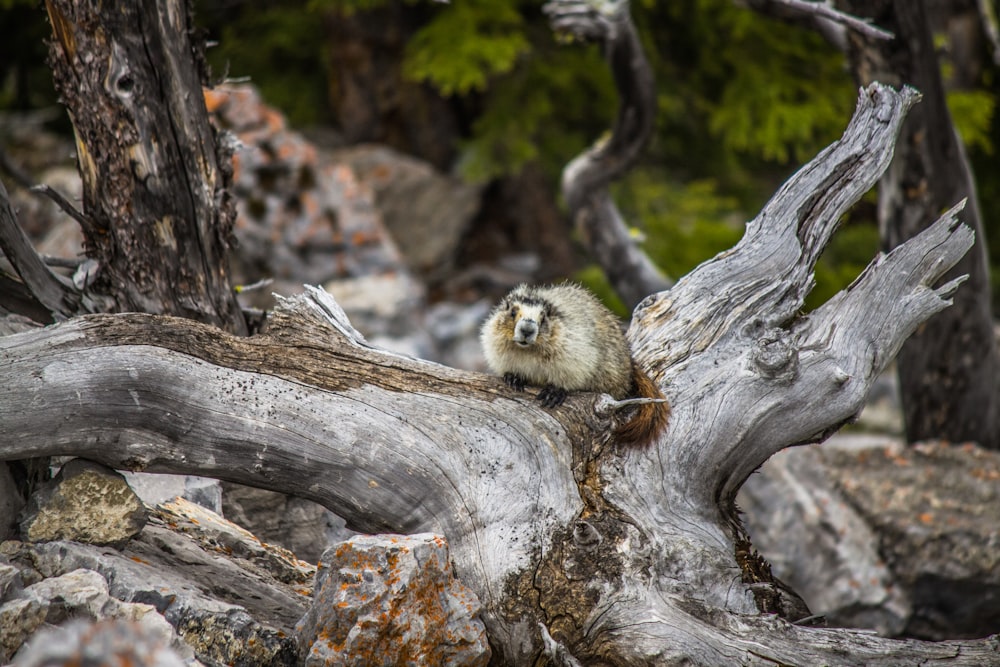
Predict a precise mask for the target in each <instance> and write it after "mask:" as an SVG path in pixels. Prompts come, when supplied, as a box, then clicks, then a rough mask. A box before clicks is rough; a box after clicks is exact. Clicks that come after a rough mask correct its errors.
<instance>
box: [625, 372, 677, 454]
mask: <svg viewBox="0 0 1000 667" xmlns="http://www.w3.org/2000/svg"><path fill="white" fill-rule="evenodd" d="M632 389H633V396H636V397H639V398H664V396H663V393H662V392H661V391H660V388H659V387H657V386H656V384H655V383H654V382H653V381H652V380H651V379H650V378H649V376H648V375H646V371H644V370H642V369H641V368H639V367H638V366H636V365H635V364H634V363H633V364H632ZM669 421H670V404H669V403H666V402H663V403H644V404H643V405H640V406H638V408H635V409H634V412H633V415H632V418H631V419H630V420H628V421H627V422H625V423H623V424H621V425H620V426H619V427H618V428H617V429H615V439H616V440H617V441H618V442H619V443H621V445H623V446H625V447H643V446H645V445H648V444H649V443H651V442H652V441H653V440H654V439H655V438H657V437H658V436H659V435H660V434H661V433H662V432H663V430H664V429H666V428H667V423H668V422H669Z"/></svg>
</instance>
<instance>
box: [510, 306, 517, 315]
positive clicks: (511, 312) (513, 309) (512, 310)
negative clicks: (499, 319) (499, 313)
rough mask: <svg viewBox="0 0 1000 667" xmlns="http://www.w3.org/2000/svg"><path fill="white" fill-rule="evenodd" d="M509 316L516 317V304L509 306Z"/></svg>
mask: <svg viewBox="0 0 1000 667" xmlns="http://www.w3.org/2000/svg"><path fill="white" fill-rule="evenodd" d="M510 316H511V317H517V306H511V309H510Z"/></svg>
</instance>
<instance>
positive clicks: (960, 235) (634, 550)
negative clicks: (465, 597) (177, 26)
mask: <svg viewBox="0 0 1000 667" xmlns="http://www.w3.org/2000/svg"><path fill="white" fill-rule="evenodd" d="M915 97H916V94H915V93H914V92H913V91H912V90H904V91H902V92H896V91H894V90H892V89H889V88H886V87H882V86H875V85H873V86H871V87H869V88H868V89H867V90H865V91H862V94H861V97H860V99H859V102H858V108H857V111H856V112H855V116H854V118H853V119H852V121H851V123H850V125H849V127H848V128H847V131H846V132H845V134H844V136H843V138H842V139H841V140H840V141H838V142H836V143H835V144H833V145H832V146H830V147H829V148H827V149H826V150H824V151H823V152H822V153H821V154H820V155H819V156H818V157H817V158H816V159H815V160H813V161H812V162H811V163H809V164H808V165H806V166H805V167H803V168H802V169H801V170H800V171H799V172H798V173H797V174H795V175H794V176H793V177H792V178H791V179H790V180H789V181H788V182H787V183H786V184H785V185H784V186H783V187H782V188H781V189H780V191H779V192H778V193H777V194H776V195H775V196H774V197H773V198H772V200H771V201H770V202H769V203H768V204H767V206H766V207H765V208H764V210H763V211H762V212H761V213H760V215H758V217H757V218H755V219H754V220H752V221H751V222H750V223H748V225H747V232H746V235H745V236H744V238H743V239H742V240H741V241H740V243H739V244H737V245H736V246H735V247H734V248H733V249H732V250H730V251H729V252H726V253H721V254H720V255H718V256H717V257H716V258H715V259H713V260H711V261H709V262H706V263H704V264H702V265H701V266H699V267H698V268H697V269H695V271H693V272H692V273H691V274H689V275H688V276H686V277H684V278H683V279H681V280H679V281H678V282H677V284H676V285H675V286H674V287H673V288H672V289H671V290H670V291H669V292H661V293H658V294H655V295H651V296H650V297H649V298H647V299H646V300H644V301H643V303H642V304H640V306H639V307H638V308H637V309H636V313H635V316H634V318H633V320H632V323H631V326H630V328H629V332H628V335H629V338H630V340H631V342H632V345H633V348H634V350H635V356H636V361H637V363H638V364H639V365H641V366H642V367H643V368H645V369H646V370H647V371H648V372H649V374H650V376H651V377H652V378H653V379H654V381H656V382H657V383H658V385H659V386H660V387H661V389H662V390H663V393H664V394H665V395H666V396H667V397H668V398H669V399H670V401H671V404H672V408H673V416H672V421H671V424H670V427H669V428H668V429H667V431H666V433H664V434H662V436H661V437H660V438H659V439H658V440H657V441H655V442H653V443H650V444H649V445H648V446H647V447H643V448H630V449H623V448H621V447H619V446H618V445H617V443H615V442H613V441H611V440H610V439H609V438H610V435H609V434H610V433H612V432H613V430H614V423H613V422H614V419H615V408H614V402H612V401H610V399H609V397H606V396H600V395H598V396H595V395H593V394H586V393H581V394H578V395H574V396H571V397H570V398H569V399H568V400H567V402H566V404H564V405H563V406H561V407H559V408H555V409H552V410H546V409H544V408H542V407H541V406H540V405H539V404H538V403H537V401H535V400H534V398H533V397H532V396H530V395H527V396H526V395H525V394H523V393H521V392H513V391H511V390H510V389H508V388H507V387H505V385H504V384H503V382H502V381H501V380H500V379H499V378H494V377H488V376H486V375H483V374H476V373H468V372H463V371H458V370H455V369H449V368H446V367H444V366H440V365H437V364H432V363H428V362H423V361H419V360H414V359H410V358H405V357H401V356H397V355H393V354H391V353H388V352H385V351H382V350H378V349H375V348H372V347H371V346H370V345H368V344H367V343H365V342H364V340H363V339H362V338H361V337H360V336H359V335H357V333H356V332H355V331H354V330H353V329H352V328H351V326H350V324H349V323H348V322H347V321H346V318H344V316H343V311H341V310H340V309H339V307H337V305H336V304H335V303H333V302H332V301H331V300H330V299H329V297H328V296H327V295H325V294H324V293H321V292H319V291H317V290H310V291H309V292H308V293H307V295H305V296H303V297H301V298H299V299H297V300H295V301H294V302H291V303H288V304H284V306H283V307H282V308H281V309H279V311H276V313H275V315H274V316H273V318H272V319H271V322H270V326H269V329H268V332H267V334H266V335H263V336H257V337H253V338H249V339H247V338H237V337H234V336H229V335H225V334H220V333H219V332H218V331H216V330H214V329H212V328H210V327H207V326H205V325H202V324H198V323H194V322H191V321H189V320H182V319H176V318H167V317H158V316H149V315H135V314H127V315H98V316H88V317H81V318H75V319H73V320H71V321H69V322H66V323H63V324H59V325H56V326H53V327H49V328H47V329H44V330H41V331H37V332H28V333H22V334H17V335H13V336H7V337H5V338H0V368H2V369H3V373H4V378H3V380H4V381H3V382H0V423H2V424H3V428H4V433H5V436H6V437H5V438H3V439H0V459H11V458H24V457H29V456H45V455H55V454H64V455H77V456H84V457H86V458H90V459H95V460H98V461H101V462H103V463H105V464H108V465H112V466H115V467H119V468H130V469H143V470H148V471H153V472H172V473H182V474H183V473H198V474H204V475H210V476H217V477H219V478H223V479H228V480H231V481H234V482H240V483H244V484H250V485H255V486H261V487H265V488H270V489H274V490H279V491H283V492H286V493H293V494H295V495H300V496H302V497H305V498H310V499H312V500H315V501H317V502H320V503H322V504H324V505H326V506H327V507H329V508H330V509H331V510H333V511H334V512H336V513H337V514H339V515H341V516H343V517H344V518H345V519H347V520H348V523H349V525H350V526H352V527H354V528H357V529H360V530H363V531H369V532H374V531H395V532H404V533H413V532H422V531H433V532H437V533H441V534H443V535H445V536H447V538H448V540H449V542H450V543H451V549H452V550H451V553H452V557H453V559H454V565H455V570H456V572H457V573H458V575H459V576H460V577H461V579H462V580H463V582H464V583H465V584H466V585H468V586H470V587H471V588H473V589H474V590H475V591H476V593H477V595H478V596H479V598H480V600H481V602H482V605H483V617H484V620H485V622H486V626H487V631H488V633H489V636H490V642H491V646H492V648H493V650H494V658H493V660H494V664H508V665H525V664H538V662H539V661H540V660H543V657H542V656H543V654H544V655H548V656H549V658H550V659H551V661H552V662H553V663H554V664H560V665H573V664H588V665H597V664H607V665H619V666H624V665H653V664H658V665H663V664H667V665H680V664H694V665H737V664H739V665H774V664H809V665H812V664H817V665H819V664H822V665H858V664H866V665H899V664H919V663H921V662H927V661H931V660H945V659H947V660H950V661H951V662H950V663H949V664H954V665H982V664H988V663H989V661H990V660H994V661H995V658H996V644H995V642H994V641H993V640H991V639H986V640H978V641H977V640H964V641H950V642H940V643H930V642H919V641H912V640H904V641H899V640H890V639H884V638H879V637H876V636H873V635H872V634H871V633H867V632H857V631H851V630H830V629H819V628H807V627H801V626H799V625H795V624H793V623H790V622H788V620H783V618H782V616H786V617H788V618H790V619H792V620H794V619H796V618H798V617H797V616H792V615H790V613H789V607H788V606H787V605H786V604H785V602H786V600H787V598H786V597H785V595H784V594H783V592H782V591H781V589H780V587H778V586H776V585H775V584H774V582H773V581H771V578H770V576H769V573H768V571H767V568H766V565H765V564H763V563H762V562H761V560H760V559H759V557H756V556H755V554H754V553H753V552H752V551H751V550H750V549H749V547H748V544H747V543H746V541H745V539H744V536H743V534H742V532H741V530H740V529H739V527H738V523H737V522H736V521H735V518H734V507H733V505H732V500H733V498H734V496H735V494H736V492H737V490H738V489H739V487H740V486H741V485H742V484H743V482H744V480H746V478H747V476H748V475H749V474H750V473H751V472H752V471H753V470H755V469H756V468H757V467H758V466H759V465H761V464H762V463H763V462H764V461H766V460H767V459H768V458H769V457H770V456H772V455H773V454H775V453H776V452H778V451H780V450H781V449H783V448H786V447H790V446H793V445H796V444H802V443H806V442H814V441H818V440H822V439H823V438H824V437H825V436H826V435H827V434H829V433H830V432H832V431H833V430H835V429H836V428H837V427H839V426H840V425H841V424H843V423H844V422H846V421H848V420H850V419H851V418H852V416H853V415H855V414H857V413H858V411H860V410H861V408H862V406H863V405H864V400H865V397H866V395H867V393H868V389H869V388H870V386H871V384H872V382H873V381H874V380H875V378H876V376H877V374H878V373H879V372H880V371H881V370H882V369H884V368H885V366H886V365H887V364H888V363H889V362H890V361H891V360H892V358H893V357H894V355H895V353H896V352H897V351H898V350H899V347H900V346H901V345H902V343H903V340H904V339H905V338H906V337H907V336H908V335H909V334H910V333H912V332H913V331H914V330H915V329H916V328H917V327H918V326H919V325H920V324H921V323H923V322H925V321H926V320H927V319H928V318H930V317H931V316H932V315H934V314H935V313H937V312H939V311H940V310H942V309H944V308H945V307H946V306H947V305H948V300H949V299H950V298H951V296H952V294H954V292H955V291H956V290H957V289H958V287H959V285H960V283H961V282H962V280H961V279H956V280H952V281H949V282H947V283H946V284H944V285H942V286H940V287H937V288H935V287H933V285H935V284H936V283H937V282H938V281H939V280H940V278H941V276H942V275H943V274H944V272H945V271H947V270H948V269H949V268H951V267H952V266H953V265H954V264H955V263H956V262H957V261H958V260H959V259H960V258H961V256H962V255H963V254H964V253H965V252H966V251H967V250H968V248H969V247H970V246H971V245H972V241H973V239H972V233H971V231H970V230H969V229H968V228H967V227H965V226H964V225H962V224H961V223H959V222H958V221H957V220H956V218H955V214H956V210H957V208H959V207H956V208H955V209H953V210H951V211H948V212H947V213H946V214H945V215H944V216H943V217H942V218H941V219H940V220H939V221H938V222H936V223H935V224H934V225H932V226H931V227H929V228H928V229H926V230H925V231H924V232H922V233H921V234H919V235H918V236H916V237H915V238H913V239H911V240H910V241H908V242H906V243H904V244H903V245H901V246H900V247H899V248H897V249H896V250H894V251H893V252H892V253H890V254H889V255H888V256H884V257H878V258H876V260H875V261H874V262H873V263H872V264H871V265H870V266H869V267H868V269H867V270H866V271H865V273H864V274H863V275H862V276H861V277H859V279H858V280H857V281H855V283H854V284H853V285H852V286H851V287H850V288H849V289H848V290H846V291H844V292H841V293H840V294H838V295H836V296H835V297H834V298H833V299H831V300H830V301H829V302H827V303H826V304H825V305H823V306H822V307H820V308H818V309H816V310H814V311H813V312H812V313H810V314H809V315H808V316H802V315H801V307H802V303H803V299H804V296H805V294H806V293H807V292H808V291H809V289H810V288H811V286H812V280H813V268H814V266H815V263H816V261H817V259H818V257H819V255H820V253H821V252H822V250H823V248H824V247H825V246H826V244H827V242H828V241H829V239H830V237H831V235H832V234H833V233H834V231H835V229H836V227H837V223H838V221H839V220H840V219H841V218H842V216H843V214H844V212H845V211H846V210H847V208H848V207H850V206H851V205H852V204H853V203H854V202H855V201H857V200H858V198H860V197H861V196H862V195H863V194H864V193H865V192H866V191H867V190H868V189H869V188H871V187H872V185H874V183H875V181H876V179H877V178H878V177H879V176H880V175H881V173H882V171H883V170H884V169H885V168H886V167H887V166H888V164H889V161H890V159H891V156H892V149H893V144H894V141H895V138H896V134H897V132H898V130H899V126H900V124H901V122H902V119H903V117H904V116H905V114H906V111H907V110H908V108H909V107H910V105H911V104H912V102H913V101H914V98H915ZM773 612H777V615H776V614H775V613H773ZM800 613H801V612H800ZM553 640H554V641H553ZM556 656H559V657H558V658H557V657H556Z"/></svg>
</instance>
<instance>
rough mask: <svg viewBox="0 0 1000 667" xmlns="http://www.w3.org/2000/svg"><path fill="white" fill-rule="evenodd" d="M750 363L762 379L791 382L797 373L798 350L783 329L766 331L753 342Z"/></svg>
mask: <svg viewBox="0 0 1000 667" xmlns="http://www.w3.org/2000/svg"><path fill="white" fill-rule="evenodd" d="M750 362H751V363H752V364H753V366H754V368H755V369H756V371H757V373H759V374H760V375H761V376H762V377H765V378H767V379H769V380H778V381H781V382H791V381H792V380H794V379H795V377H796V376H797V375H798V373H799V348H798V346H797V345H796V344H795V342H794V341H793V340H791V337H790V336H789V335H788V332H786V331H785V330H784V329H768V330H767V331H764V332H762V333H761V334H760V335H759V336H758V337H757V339H756V340H754V343H753V349H752V350H751V351H750Z"/></svg>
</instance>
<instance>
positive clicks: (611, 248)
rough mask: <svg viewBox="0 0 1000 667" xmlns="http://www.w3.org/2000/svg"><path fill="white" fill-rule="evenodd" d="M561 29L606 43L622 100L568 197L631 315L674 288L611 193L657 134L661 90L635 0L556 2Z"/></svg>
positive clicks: (573, 166)
mask: <svg viewBox="0 0 1000 667" xmlns="http://www.w3.org/2000/svg"><path fill="white" fill-rule="evenodd" d="M545 10H546V12H547V13H548V14H549V18H550V21H551V23H552V26H553V28H554V29H555V30H556V31H557V32H563V33H569V34H572V35H574V36H575V37H577V38H580V39H586V40H590V41H595V42H598V43H600V44H601V45H602V46H603V47H604V54H605V59H606V60H607V61H608V64H609V66H610V67H611V73H612V75H613V76H614V80H615V86H616V87H617V89H618V94H619V97H620V101H619V107H618V116H617V118H616V120H615V125H614V128H613V129H612V133H611V137H610V138H608V139H607V140H602V141H601V142H599V143H598V144H596V145H595V146H593V147H592V148H590V149H589V150H588V151H586V152H584V153H583V154H581V155H579V156H578V157H576V158H575V159H574V160H573V161H572V162H570V163H569V164H568V165H567V166H566V168H565V169H564V170H563V176H562V191H563V196H564V197H565V198H566V204H567V206H568V207H569V213H570V217H571V219H572V220H573V223H574V225H576V228H577V229H579V230H580V231H581V233H582V236H583V239H584V243H585V244H586V245H587V249H588V250H589V251H590V254H591V256H592V257H593V258H594V259H595V260H596V261H597V263H598V264H600V266H601V268H602V269H604V273H605V275H606V276H607V277H608V280H609V281H610V282H611V285H612V287H614V289H615V292H616V293H617V294H618V296H619V297H621V299H622V301H624V302H625V304H626V305H627V306H628V307H629V308H630V309H631V308H633V307H635V304H637V303H639V301H641V300H642V298H643V297H645V296H646V295H647V294H652V293H653V292H659V291H661V290H664V289H667V288H668V287H669V286H670V284H671V283H670V281H669V280H668V279H667V278H666V277H664V275H663V274H662V273H661V272H660V270H659V269H658V268H657V267H656V265H655V264H653V262H652V261H651V260H650V259H649V257H648V256H647V255H646V253H645V252H644V251H643V250H642V249H641V248H640V247H639V246H638V245H637V244H636V241H635V239H634V238H632V236H631V234H629V230H628V227H627V225H626V224H625V222H624V220H623V219H622V217H621V213H620V212H619V211H618V207H617V206H616V205H615V202H614V200H613V199H612V198H611V194H610V193H609V191H608V187H609V186H610V184H611V182H612V181H614V180H615V179H616V178H619V177H620V176H621V175H622V174H623V173H624V172H625V171H626V170H627V169H628V168H629V167H631V166H632V165H633V164H634V162H635V161H636V159H637V158H638V156H639V154H640V153H641V151H642V149H643V148H644V147H645V145H646V142H647V141H648V140H649V136H650V134H651V133H652V131H653V123H654V118H655V114H656V87H655V85H654V84H653V70H652V68H651V67H650V66H649V61H647V60H646V55H645V52H644V51H643V49H642V44H641V43H640V41H639V35H638V33H637V32H636V29H635V25H634V24H633V23H632V17H631V15H630V14H629V3H628V2H627V0H619V1H618V2H596V1H588V0H583V1H576V0H568V1H567V0H556V1H555V2H549V3H548V4H546V5H545Z"/></svg>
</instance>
